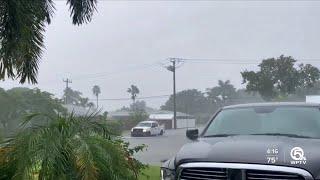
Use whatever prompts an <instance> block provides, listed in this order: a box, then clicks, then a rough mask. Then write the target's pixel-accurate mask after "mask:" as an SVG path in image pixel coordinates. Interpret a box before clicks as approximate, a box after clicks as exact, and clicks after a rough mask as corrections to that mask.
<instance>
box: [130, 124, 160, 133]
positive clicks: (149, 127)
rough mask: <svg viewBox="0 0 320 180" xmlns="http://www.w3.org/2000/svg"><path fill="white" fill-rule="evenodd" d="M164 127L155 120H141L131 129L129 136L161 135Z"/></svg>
mask: <svg viewBox="0 0 320 180" xmlns="http://www.w3.org/2000/svg"><path fill="white" fill-rule="evenodd" d="M163 133H164V128H163V127H161V126H160V125H159V123H158V122H157V121H142V122H140V123H139V124H137V125H136V126H135V127H133V128H132V129H131V136H157V135H163Z"/></svg>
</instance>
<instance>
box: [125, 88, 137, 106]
mask: <svg viewBox="0 0 320 180" xmlns="http://www.w3.org/2000/svg"><path fill="white" fill-rule="evenodd" d="M127 92H128V93H130V95H131V99H132V101H133V103H135V102H136V98H137V95H138V94H139V93H140V91H139V88H138V87H137V86H135V85H131V87H130V88H128V90H127Z"/></svg>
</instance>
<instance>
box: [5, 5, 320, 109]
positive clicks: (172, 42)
mask: <svg viewBox="0 0 320 180" xmlns="http://www.w3.org/2000/svg"><path fill="white" fill-rule="evenodd" d="M56 8H57V12H56V14H55V16H54V19H53V22H52V24H51V25H49V26H48V28H47V32H46V33H45V36H46V39H45V44H46V50H45V53H44V55H43V60H42V61H41V64H40V71H39V84H38V85H37V87H39V88H41V89H42V90H46V91H48V92H51V93H53V94H55V95H56V96H57V97H61V96H62V92H63V89H64V87H65V84H64V83H63V82H62V80H63V79H64V78H71V79H72V81H73V82H72V84H71V85H70V86H71V87H72V88H73V89H76V90H79V91H81V92H83V93H84V96H87V97H89V98H91V99H94V96H93V95H92V91H91V89H92V86H93V85H96V84H97V85H99V86H100V87H101V90H102V93H101V98H126V97H129V95H128V93H127V92H126V90H127V88H128V87H129V86H130V85H131V84H136V85H137V86H138V87H139V88H140V91H141V94H140V95H139V96H154V95H164V94H170V93H171V92H172V74H171V73H170V72H169V71H167V70H166V69H165V68H164V67H162V66H161V63H167V60H166V59H167V58H168V57H181V58H194V59H225V60H226V62H227V61H229V62H234V60H239V61H241V62H243V61H252V60H256V61H257V62H259V61H260V60H261V59H263V58H267V57H277V56H279V55H281V54H284V55H291V56H293V57H295V58H297V59H320V51H319V42H320V35H319V34H320V21H319V17H320V2H315V1H308V2H307V1H300V2H299V1H295V2H286V1H281V2H276V1H272V2H267V1H238V2H237V1H227V2H223V1H201V2H196V1H186V2H183V1H118V2H117V1H101V0H100V1H99V3H98V12H97V13H95V15H94V19H93V21H92V22H91V23H90V24H88V25H84V26H73V25H72V24H71V19H70V18H69V12H68V7H67V6H66V4H65V2H64V1H56ZM312 64H313V65H316V66H317V67H320V62H313V63H312ZM255 67H256V65H255V64H228V63H222V64H221V63H212V62H210V63H209V62H204V61H202V62H198V63H196V62H193V63H191V62H186V63H185V64H183V66H181V67H180V68H179V69H178V70H177V90H183V89H188V88H197V89H199V90H202V91H204V90H205V89H206V88H208V87H213V86H215V85H216V84H217V81H218V80H219V79H222V80H227V79H229V80H231V82H232V83H233V84H234V85H235V86H236V87H237V88H240V87H244V86H243V85H242V84H241V76H240V71H242V70H244V69H250V70H251V69H255ZM0 86H1V87H4V88H6V89H8V88H12V87H15V86H20V85H19V84H17V83H16V82H12V81H4V82H0ZM24 86H28V87H35V86H30V85H24ZM166 100H167V99H166V98H161V99H148V100H146V102H147V104H148V105H150V106H152V107H159V106H160V105H161V104H163V103H164V102H165V101H166ZM129 103H130V101H103V102H101V104H102V105H103V107H104V108H105V109H106V110H109V111H110V110H114V109H116V108H119V107H121V106H123V105H128V104H129Z"/></svg>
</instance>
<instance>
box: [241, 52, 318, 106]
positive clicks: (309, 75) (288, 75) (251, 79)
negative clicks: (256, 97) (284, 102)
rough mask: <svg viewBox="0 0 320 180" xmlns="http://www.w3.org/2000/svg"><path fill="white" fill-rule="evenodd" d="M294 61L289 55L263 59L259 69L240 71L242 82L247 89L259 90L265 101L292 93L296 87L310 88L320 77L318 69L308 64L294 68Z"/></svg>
mask: <svg viewBox="0 0 320 180" xmlns="http://www.w3.org/2000/svg"><path fill="white" fill-rule="evenodd" d="M295 63H296V60H295V59H293V58H292V57H291V56H288V57H286V56H283V55H281V56H280V57H279V58H277V59H275V58H270V59H265V60H263V61H262V63H260V64H259V67H260V70H259V71H257V72H254V71H247V70H246V71H244V72H241V75H242V77H243V83H247V87H246V88H247V90H248V91H254V92H259V93H260V94H261V96H262V97H263V98H264V99H265V100H267V101H270V100H272V99H275V98H276V97H279V96H282V97H286V96H288V95H290V94H294V93H295V92H296V90H297V89H298V88H311V87H312V86H313V85H314V84H315V82H316V81H318V80H319V78H320V71H319V69H317V68H316V67H314V66H312V65H310V64H307V65H303V64H299V65H298V68H296V67H295Z"/></svg>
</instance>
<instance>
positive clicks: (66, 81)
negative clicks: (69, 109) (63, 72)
mask: <svg viewBox="0 0 320 180" xmlns="http://www.w3.org/2000/svg"><path fill="white" fill-rule="evenodd" d="M63 82H65V83H66V94H65V95H66V99H65V104H68V96H67V89H68V88H69V83H72V81H71V80H70V79H69V78H67V79H66V80H63Z"/></svg>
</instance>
